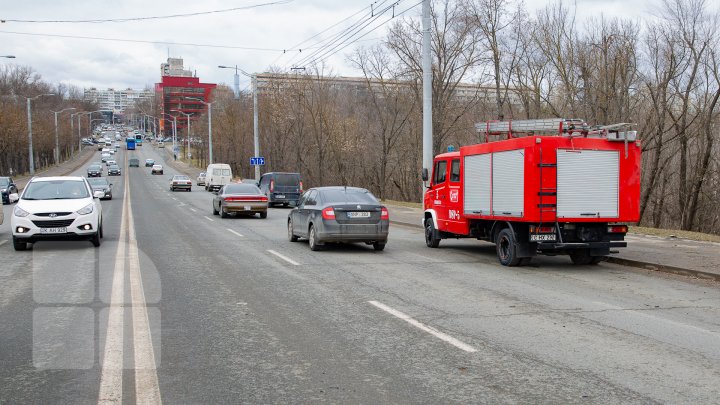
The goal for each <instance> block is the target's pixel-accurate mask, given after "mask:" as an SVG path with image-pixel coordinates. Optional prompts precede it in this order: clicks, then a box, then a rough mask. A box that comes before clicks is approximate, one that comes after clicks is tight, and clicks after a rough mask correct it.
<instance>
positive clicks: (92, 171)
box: [87, 165, 102, 177]
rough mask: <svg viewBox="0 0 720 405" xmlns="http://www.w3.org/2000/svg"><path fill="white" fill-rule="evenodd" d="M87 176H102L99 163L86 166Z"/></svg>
mask: <svg viewBox="0 0 720 405" xmlns="http://www.w3.org/2000/svg"><path fill="white" fill-rule="evenodd" d="M87 176H88V177H100V176H102V166H101V165H90V166H88V168H87Z"/></svg>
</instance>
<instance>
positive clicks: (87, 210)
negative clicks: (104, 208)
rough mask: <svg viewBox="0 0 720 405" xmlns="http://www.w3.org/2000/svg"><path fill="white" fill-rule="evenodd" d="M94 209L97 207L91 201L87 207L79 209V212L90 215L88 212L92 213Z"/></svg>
mask: <svg viewBox="0 0 720 405" xmlns="http://www.w3.org/2000/svg"><path fill="white" fill-rule="evenodd" d="M93 209H95V204H94V203H90V204H88V205H86V206H85V207H83V208H81V209H79V210H78V211H77V213H78V214H80V215H88V214H92V212H93Z"/></svg>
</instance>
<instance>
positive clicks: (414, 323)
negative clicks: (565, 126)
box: [368, 301, 477, 353]
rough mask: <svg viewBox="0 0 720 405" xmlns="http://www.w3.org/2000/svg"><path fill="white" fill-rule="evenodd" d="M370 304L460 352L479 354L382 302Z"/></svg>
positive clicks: (473, 349) (470, 347)
mask: <svg viewBox="0 0 720 405" xmlns="http://www.w3.org/2000/svg"><path fill="white" fill-rule="evenodd" d="M368 303H369V304H370V305H373V306H375V307H377V308H380V309H382V310H383V311H385V312H387V313H389V314H390V315H392V316H395V317H397V318H400V319H402V320H403V321H405V322H407V323H409V324H410V325H412V326H414V327H416V328H418V329H420V330H422V331H425V332H427V333H429V334H431V335H433V336H435V337H436V338H438V339H440V340H442V341H444V342H447V343H450V344H451V345H453V346H455V347H457V348H458V349H460V350H464V351H466V352H468V353H475V352H477V349H475V348H474V347H472V346H470V345H468V344H466V343H463V342H461V341H459V340H458V339H455V338H454V337H452V336H450V335H448V334H446V333H443V332H440V331H439V330H437V329H435V328H433V327H432V326H427V325H425V324H424V323H422V322H420V321H417V320H415V319H413V318H411V317H410V316H408V315H406V314H404V313H402V312H400V311H398V310H397V309H393V308H390V307H389V306H387V305H385V304H383V303H382V302H378V301H368Z"/></svg>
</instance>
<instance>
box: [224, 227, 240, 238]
mask: <svg viewBox="0 0 720 405" xmlns="http://www.w3.org/2000/svg"><path fill="white" fill-rule="evenodd" d="M226 229H227V230H228V232H230V233H234V234H235V235H237V236H239V237H241V238H242V235H241V234H239V233H237V232H235V231H233V230H232V229H230V228H226Z"/></svg>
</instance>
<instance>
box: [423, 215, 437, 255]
mask: <svg viewBox="0 0 720 405" xmlns="http://www.w3.org/2000/svg"><path fill="white" fill-rule="evenodd" d="M425 244H426V245H427V247H431V248H436V247H438V246H440V238H439V237H438V234H437V230H435V224H434V223H433V220H432V218H428V219H426V220H425Z"/></svg>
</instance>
